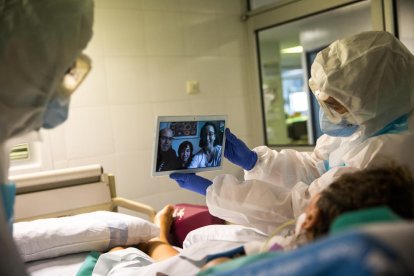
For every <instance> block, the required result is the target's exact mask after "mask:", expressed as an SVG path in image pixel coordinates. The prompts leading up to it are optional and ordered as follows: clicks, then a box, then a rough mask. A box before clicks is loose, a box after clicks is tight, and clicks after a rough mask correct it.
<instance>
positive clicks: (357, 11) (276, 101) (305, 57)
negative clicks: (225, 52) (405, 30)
mask: <svg viewBox="0 0 414 276" xmlns="http://www.w3.org/2000/svg"><path fill="white" fill-rule="evenodd" d="M371 29H372V25H371V6H370V1H361V2H357V3H352V4H348V5H344V6H341V7H339V8H335V9H329V10H327V11H324V12H319V13H316V14H310V15H306V16H302V17H301V18H299V19H296V20H293V21H292V20H291V21H288V22H286V23H281V24H277V25H276V26H272V27H266V28H263V29H260V30H256V32H255V33H256V36H257V37H256V41H257V50H258V63H259V75H260V76H259V82H260V87H261V102H262V111H263V122H264V140H265V144H266V145H268V146H284V147H285V146H312V145H314V144H315V141H316V139H317V138H318V137H319V136H320V135H321V131H320V129H319V118H318V113H319V105H318V104H317V102H316V100H315V99H314V96H313V94H312V93H311V92H310V89H309V87H308V79H309V77H310V73H309V72H310V65H311V64H312V62H313V59H314V58H315V56H316V54H317V53H318V52H319V51H320V50H321V49H323V48H324V47H326V46H327V45H329V44H330V43H331V42H333V41H334V40H336V39H339V38H342V37H345V36H348V35H351V34H354V33H359V32H361V31H367V30H371Z"/></svg>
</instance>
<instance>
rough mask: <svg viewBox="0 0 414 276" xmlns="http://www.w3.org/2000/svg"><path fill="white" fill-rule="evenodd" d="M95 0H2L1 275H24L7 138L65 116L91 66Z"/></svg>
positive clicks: (0, 120) (0, 87)
mask: <svg viewBox="0 0 414 276" xmlns="http://www.w3.org/2000/svg"><path fill="white" fill-rule="evenodd" d="M92 22H93V2H92V1H91V0H59V1H58V0H3V1H0V188H1V196H0V274H1V275H25V274H26V270H25V267H24V264H23V263H22V261H21V259H20V256H19V254H18V251H17V249H16V247H15V245H14V242H13V239H12V235H11V231H12V224H13V204H14V196H15V185H14V184H13V183H10V182H9V180H8V170H9V150H10V146H11V145H8V143H7V141H8V140H9V139H10V138H12V137H16V136H19V135H22V134H25V133H29V132H31V131H37V130H39V129H40V128H41V127H44V128H53V127H55V126H57V125H59V124H60V123H62V122H63V121H65V120H66V118H67V115H68V107H69V98H70V95H71V93H72V92H73V91H74V90H75V89H76V88H77V86H78V85H79V83H80V82H81V81H82V80H83V79H84V77H85V76H86V74H87V72H88V71H89V69H90V60H89V59H88V58H87V57H86V56H85V55H82V50H83V49H84V48H85V47H86V45H87V43H88V41H89V40H90V38H91V36H92Z"/></svg>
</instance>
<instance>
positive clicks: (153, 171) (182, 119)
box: [151, 115, 227, 176]
mask: <svg viewBox="0 0 414 276" xmlns="http://www.w3.org/2000/svg"><path fill="white" fill-rule="evenodd" d="M200 121H202V122H207V121H224V129H225V128H226V127H227V115H191V116H157V118H156V122H155V136H154V146H153V158H152V159H153V160H152V166H151V175H152V176H162V175H169V174H171V173H173V172H179V173H196V172H205V171H213V170H221V169H223V161H224V144H225V141H226V137H225V133H224V131H223V133H222V137H223V138H222V141H221V163H220V166H216V167H204V168H194V169H181V170H170V171H160V172H157V171H156V167H157V155H158V142H159V141H158V140H159V132H160V124H161V123H172V122H200ZM197 134H198V133H197ZM177 154H178V153H177ZM193 154H195V152H193Z"/></svg>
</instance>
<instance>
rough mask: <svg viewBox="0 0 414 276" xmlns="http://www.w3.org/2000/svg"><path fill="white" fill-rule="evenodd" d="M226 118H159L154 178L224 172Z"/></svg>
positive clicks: (156, 132) (153, 168)
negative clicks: (202, 172)
mask: <svg viewBox="0 0 414 276" xmlns="http://www.w3.org/2000/svg"><path fill="white" fill-rule="evenodd" d="M226 119H227V117H226V116H223V115H221V116H159V117H157V121H156V131H155V134H156V135H155V139H154V140H155V144H154V158H153V159H154V160H153V166H152V175H154V176H157V175H166V174H171V173H172V172H183V173H189V172H200V171H210V170H218V169H222V161H223V154H224V141H225V137H224V130H225V128H226Z"/></svg>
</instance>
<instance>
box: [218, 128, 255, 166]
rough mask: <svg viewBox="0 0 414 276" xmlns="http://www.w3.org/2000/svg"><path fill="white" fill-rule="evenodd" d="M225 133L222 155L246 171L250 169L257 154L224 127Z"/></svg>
mask: <svg viewBox="0 0 414 276" xmlns="http://www.w3.org/2000/svg"><path fill="white" fill-rule="evenodd" d="M225 133H226V145H225V149H224V157H226V158H227V159H228V160H229V161H230V162H232V163H234V164H236V165H238V166H240V167H242V168H243V169H245V170H247V171H248V170H251V169H252V168H253V167H254V165H255V164H256V161H257V154H256V153H255V152H254V151H252V150H250V149H249V148H248V147H247V146H246V144H245V143H244V142H243V141H242V140H240V139H239V138H237V137H236V136H235V135H234V134H233V133H231V132H230V129H228V128H226V130H225Z"/></svg>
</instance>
